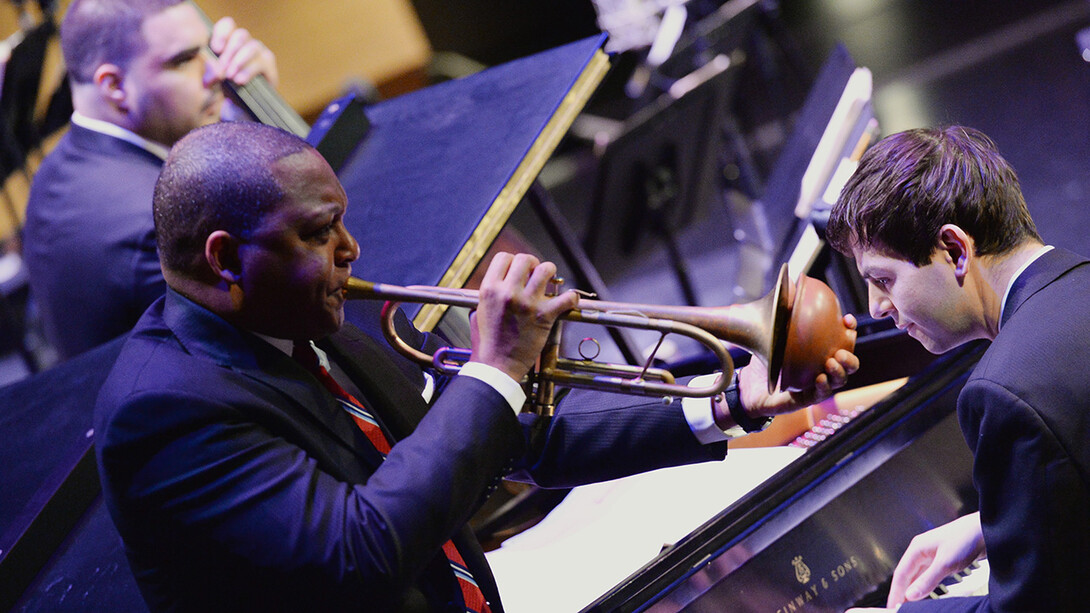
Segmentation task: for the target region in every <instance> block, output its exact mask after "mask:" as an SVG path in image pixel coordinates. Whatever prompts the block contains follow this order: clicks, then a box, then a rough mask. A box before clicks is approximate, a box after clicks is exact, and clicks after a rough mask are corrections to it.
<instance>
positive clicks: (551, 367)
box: [345, 265, 853, 410]
mask: <svg viewBox="0 0 1090 613" xmlns="http://www.w3.org/2000/svg"><path fill="white" fill-rule="evenodd" d="M345 296H346V297H347V298H349V299H372V300H375V299H377V300H386V301H387V303H386V306H385V308H384V310H383V317H384V325H383V330H384V332H385V334H386V338H387V340H388V341H389V342H390V343H391V344H392V345H393V346H394V347H395V348H396V349H398V350H399V351H401V352H402V353H403V354H405V355H407V356H409V357H410V358H413V359H415V360H417V361H418V362H420V363H423V364H430V365H434V366H436V367H437V368H440V369H442V368H443V365H442V364H440V363H438V361H439V360H438V359H437V356H431V355H427V354H424V353H422V352H420V351H418V350H416V349H413V348H412V347H409V346H408V345H407V344H406V343H405V342H404V341H403V340H401V339H400V338H399V337H398V336H397V334H396V332H395V331H394V327H393V323H392V315H393V310H394V309H395V307H396V304H397V303H400V302H418V303H424V304H448V305H451V306H461V307H467V308H475V307H476V306H477V304H478V302H479V297H478V293H477V292H476V291H473V290H461V289H448V288H439V287H424V286H409V287H402V286H397V285H386V284H381V283H371V282H369V281H363V280H360V279H355V278H351V279H349V280H348V283H347V284H346V285H345ZM560 319H561V320H565V321H581V322H589V323H598V324H601V325H605V326H619V327H630V328H638V329H645V330H656V331H658V332H659V333H660V334H663V335H666V334H682V335H686V336H690V337H692V338H695V339H696V340H697V341H699V342H701V343H703V344H704V345H705V346H707V347H708V348H709V350H711V351H712V352H713V353H715V355H716V356H717V357H718V358H719V360H720V363H721V366H722V369H723V372H724V376H723V377H720V378H719V380H718V381H717V382H716V383H715V384H714V385H712V386H708V387H705V388H689V387H686V386H684V385H679V384H675V383H674V382H673V376H672V375H670V373H669V372H665V371H662V370H656V369H650V368H649V364H647V365H644V367H643V368H642V369H641V368H640V367H633V366H630V365H598V364H596V363H593V362H591V363H588V362H585V361H583V362H580V361H576V360H566V359H560V358H558V357H557V356H556V355H555V346H551V347H550V348H549V354H548V355H547V356H543V359H542V363H543V364H544V368H542V369H540V370H539V371H538V372H537V373H534V374H533V378H534V379H535V382H536V383H537V385H538V388H539V389H542V388H546V389H547V390H551V388H552V386H553V385H554V384H555V385H567V386H573V387H588V388H593V389H605V390H609V391H617V392H621V393H628V394H642V395H659V396H682V397H704V396H714V395H715V394H718V393H719V392H721V391H723V390H724V389H725V388H726V387H727V385H729V383H730V376H731V375H730V374H729V373H731V371H732V370H733V362H732V361H731V358H730V353H729V352H728V351H727V350H726V348H725V347H724V346H723V344H722V341H725V342H727V343H731V344H733V345H737V346H739V347H742V348H743V349H745V350H747V351H749V352H751V353H752V354H753V355H755V356H756V357H757V358H759V359H760V360H761V361H763V362H764V363H765V364H766V365H767V366H768V373H769V379H768V387H769V391H773V390H775V389H776V388H777V386H778V387H779V388H780V389H785V390H800V389H805V388H807V387H810V386H811V385H813V382H814V379H815V378H816V377H817V376H818V375H819V374H821V373H822V372H824V365H825V362H826V360H827V359H828V358H830V357H832V356H833V355H834V354H835V353H836V351H837V350H838V349H848V350H851V349H852V347H853V342H852V340H851V337H850V336H849V335H848V334H847V333H846V329H845V327H844V325H843V321H842V314H841V310H840V305H839V303H838V302H837V299H836V295H835V294H833V292H832V290H831V289H829V287H828V286H827V285H825V284H824V283H822V282H821V281H818V280H816V279H813V278H810V277H806V276H803V277H802V278H801V279H800V280H799V282H798V283H792V282H791V280H790V278H789V277H788V275H787V266H786V265H784V266H783V267H781V269H780V273H779V275H778V277H777V280H776V285H775V287H774V288H773V289H772V291H770V292H769V293H768V294H765V296H764V297H762V298H759V299H757V300H755V301H753V302H748V303H744V304H736V305H730V306H722V307H680V306H668V305H667V306H664V305H648V304H632V303H621V302H607V301H601V300H591V299H580V301H579V307H578V308H576V309H573V310H571V311H568V312H567V313H565V314H563V315H562V316H561V318H560ZM580 365H582V367H580ZM652 371H654V372H653V374H651V373H652ZM663 373H665V374H663ZM550 398H551V393H546V394H544V397H543V398H539V399H537V400H536V401H535V402H536V404H538V405H539V406H545V405H550V408H551V404H550V400H549V399H550ZM545 410H549V408H546V409H545Z"/></svg>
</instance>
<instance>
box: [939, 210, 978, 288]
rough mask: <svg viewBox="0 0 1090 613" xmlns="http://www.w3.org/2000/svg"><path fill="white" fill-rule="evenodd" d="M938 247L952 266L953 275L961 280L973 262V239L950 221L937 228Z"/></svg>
mask: <svg viewBox="0 0 1090 613" xmlns="http://www.w3.org/2000/svg"><path fill="white" fill-rule="evenodd" d="M938 246H939V249H941V250H942V251H943V252H945V254H946V259H947V261H948V262H950V263H951V264H953V266H954V275H955V276H956V277H957V278H958V281H961V280H963V279H964V278H965V275H967V274H968V273H969V267H970V265H972V263H973V239H972V237H971V236H969V235H968V234H967V233H966V232H965V230H962V229H961V227H960V226H957V225H955V224H952V223H948V224H945V225H944V226H942V227H941V228H939V245H938Z"/></svg>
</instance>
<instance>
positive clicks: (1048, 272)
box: [999, 247, 1090, 328]
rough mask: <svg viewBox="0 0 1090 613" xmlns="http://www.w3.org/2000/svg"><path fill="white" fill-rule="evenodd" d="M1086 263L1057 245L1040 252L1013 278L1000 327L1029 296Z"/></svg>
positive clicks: (1085, 260) (1083, 259) (1084, 259)
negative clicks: (1042, 252)
mask: <svg viewBox="0 0 1090 613" xmlns="http://www.w3.org/2000/svg"><path fill="white" fill-rule="evenodd" d="M1087 263H1090V261H1088V260H1087V259H1086V258H1083V257H1081V256H1079V255H1076V254H1074V253H1072V252H1070V251H1068V250H1066V249H1060V248H1058V247H1055V248H1052V249H1050V250H1048V251H1047V252H1045V253H1044V254H1042V255H1041V257H1039V258H1037V259H1036V260H1034V261H1033V263H1031V264H1030V265H1029V266H1027V267H1026V269H1025V270H1023V271H1022V274H1020V275H1018V278H1017V279H1015V280H1014V284H1013V285H1012V286H1011V290H1010V293H1009V294H1008V295H1007V302H1006V304H1005V306H1004V308H1003V319H1002V320H1001V321H1000V323H999V327H1000V328H1002V327H1003V325H1005V324H1006V323H1007V320H1009V319H1010V318H1011V317H1012V316H1013V315H1014V313H1015V312H1016V311H1017V310H1018V308H1019V307H1021V306H1022V304H1023V303H1025V301H1026V300H1028V299H1029V298H1030V296H1032V295H1034V294H1036V293H1037V292H1039V291H1041V289H1043V288H1044V287H1045V286H1047V285H1048V284H1050V283H1052V282H1053V281H1055V280H1056V279H1058V278H1060V277H1061V276H1062V275H1063V274H1064V273H1066V272H1067V271H1069V270H1071V269H1072V268H1075V267H1077V266H1081V265H1084V264H1087Z"/></svg>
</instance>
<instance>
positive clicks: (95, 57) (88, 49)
mask: <svg viewBox="0 0 1090 613" xmlns="http://www.w3.org/2000/svg"><path fill="white" fill-rule="evenodd" d="M182 2H183V0H72V4H71V5H70V6H69V7H68V11H67V12H65V14H64V20H63V21H62V22H61V51H62V53H63V54H64V63H65V65H66V66H67V67H68V76H69V78H70V79H72V81H74V82H76V83H90V82H91V79H92V78H93V77H94V74H95V69H96V68H98V67H99V66H101V65H102V64H116V65H118V66H120V67H121V68H122V69H125V68H128V66H129V62H130V61H131V60H132V59H133V58H134V57H136V56H138V55H140V54H141V53H143V52H144V51H145V50H146V49H147V43H145V42H144V35H143V34H142V33H141V31H140V27H141V25H143V23H144V20H145V19H147V18H148V17H149V16H151V15H156V14H158V13H160V12H162V11H164V10H166V9H168V8H170V7H172V6H174V5H176V4H181V3H182Z"/></svg>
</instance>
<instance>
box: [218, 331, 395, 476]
mask: <svg viewBox="0 0 1090 613" xmlns="http://www.w3.org/2000/svg"><path fill="white" fill-rule="evenodd" d="M255 340H258V342H260V340H259V339H255ZM268 350H269V355H268V356H261V357H259V358H258V360H259V363H260V364H261V365H260V366H258V367H257V368H246V367H235V368H234V370H235V371H236V372H238V373H240V374H242V375H244V376H246V377H249V378H250V379H252V380H254V381H257V382H259V383H262V384H263V385H266V386H267V387H268V388H269V389H271V390H273V391H274V392H276V393H278V394H280V395H281V396H283V397H286V398H287V399H288V400H290V401H291V402H292V403H294V405H295V406H296V408H297V409H299V411H300V413H301V414H303V415H305V416H306V417H308V418H309V419H310V421H311V422H313V424H314V425H315V427H317V428H320V429H322V430H325V431H326V432H328V433H329V434H330V436H332V437H333V439H334V440H336V441H337V442H339V443H340V444H342V445H344V446H345V447H347V448H348V449H349V450H351V451H352V453H354V454H355V455H358V456H360V457H362V458H364V459H365V460H366V461H367V463H368V464H369V465H371V466H372V467H378V466H379V465H380V464H381V463H382V460H383V457H382V454H381V453H379V451H378V450H377V449H375V447H374V446H373V445H372V444H371V442H370V441H368V440H367V437H366V436H365V435H364V434H363V432H362V431H361V430H360V429H359V427H358V426H356V424H355V422H353V421H352V418H351V417H350V416H349V415H348V413H347V412H346V411H345V410H344V409H343V408H342V407H341V405H340V403H339V402H338V401H337V400H336V398H334V397H333V396H332V395H331V394H330V393H329V392H327V391H326V390H325V389H324V388H323V387H321V384H319V383H318V381H317V380H316V379H315V378H314V377H313V376H312V375H311V374H310V373H309V372H307V371H306V369H304V368H303V367H302V366H300V365H299V364H296V363H295V360H292V359H291V358H290V357H288V356H287V355H284V354H283V353H282V352H281V351H280V350H278V349H276V348H274V347H271V346H270V347H268Z"/></svg>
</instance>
